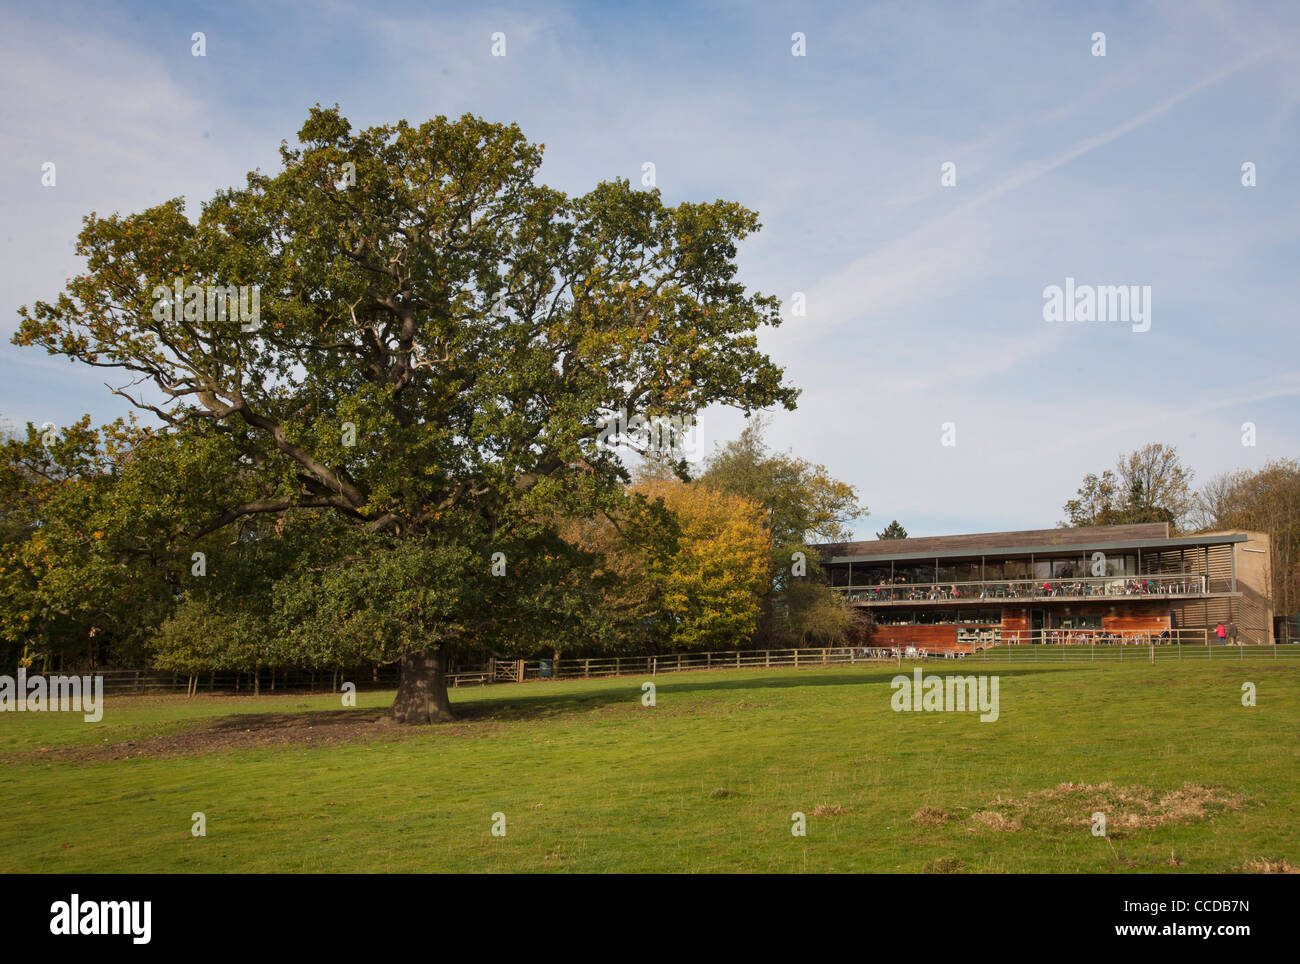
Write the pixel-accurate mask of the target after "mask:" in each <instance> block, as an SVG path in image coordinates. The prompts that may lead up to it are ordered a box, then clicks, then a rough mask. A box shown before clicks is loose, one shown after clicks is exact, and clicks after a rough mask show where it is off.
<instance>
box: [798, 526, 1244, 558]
mask: <svg viewBox="0 0 1300 964" xmlns="http://www.w3.org/2000/svg"><path fill="white" fill-rule="evenodd" d="M1249 539H1250V536H1248V535H1246V534H1245V533H1243V532H1238V533H1233V534H1232V535H1223V536H1214V537H1213V538H1209V539H1206V538H1197V537H1196V536H1187V537H1185V538H1180V539H1160V540H1158V541H1152V540H1150V539H1141V540H1137V541H1132V542H1081V543H1078V544H1076V545H1061V546H1006V547H1003V548H997V547H994V548H990V549H978V550H972V549H945V550H943V551H931V552H889V553H879V554H876V553H872V554H870V555H862V556H832V557H831V558H829V559H825V560H823V562H826V563H837V562H915V561H923V560H927V559H928V560H934V559H978V558H980V557H981V556H983V557H985V558H987V557H989V556H1003V557H1005V556H1059V555H1063V554H1065V553H1071V552H1078V553H1087V552H1119V551H1125V550H1129V549H1132V550H1137V549H1155V550H1157V551H1159V550H1163V549H1189V548H1200V547H1202V546H1223V545H1231V544H1232V543H1235V542H1247V541H1249Z"/></svg>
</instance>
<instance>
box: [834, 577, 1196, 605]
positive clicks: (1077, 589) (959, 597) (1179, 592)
mask: <svg viewBox="0 0 1300 964" xmlns="http://www.w3.org/2000/svg"><path fill="white" fill-rule="evenodd" d="M832 588H833V589H834V590H835V591H836V592H840V593H843V594H845V595H846V596H847V597H848V601H849V602H852V603H858V604H875V603H880V604H890V603H910V604H913V605H914V604H916V603H964V604H967V605H969V604H970V603H972V602H980V601H983V602H1003V601H1006V600H1016V601H1019V602H1026V603H1029V602H1039V601H1048V600H1054V599H1134V598H1143V597H1146V598H1151V597H1158V598H1187V597H1197V596H1209V595H1212V593H1211V592H1210V588H1209V584H1208V580H1207V578H1206V576H1205V574H1204V573H1195V572H1177V573H1167V572H1166V573H1160V574H1158V575H1142V576H1102V577H1099V578H1073V577H1071V578H1064V579H1000V580H991V581H985V582H958V583H951V584H948V585H942V586H940V585H933V584H932V585H926V584H924V583H903V584H897V583H896V584H892V585H890V584H886V585H880V584H877V585H874V586H833V587H832Z"/></svg>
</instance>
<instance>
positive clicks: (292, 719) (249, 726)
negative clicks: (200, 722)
mask: <svg viewBox="0 0 1300 964" xmlns="http://www.w3.org/2000/svg"><path fill="white" fill-rule="evenodd" d="M387 712H388V711H387V708H386V707H365V708H360V707H358V708H354V709H346V710H302V711H299V712H297V713H236V714H234V715H232V716H220V717H216V718H215V719H213V720H210V721H208V723H207V727H206V728H207V729H208V730H210V731H213V732H223V731H235V730H238V731H240V732H246V731H257V730H270V729H276V728H278V727H308V728H310V727H316V726H323V727H326V726H356V725H357V724H364V723H378V722H379V721H380V720H381V719H383V718H384V716H385V714H386V713H387Z"/></svg>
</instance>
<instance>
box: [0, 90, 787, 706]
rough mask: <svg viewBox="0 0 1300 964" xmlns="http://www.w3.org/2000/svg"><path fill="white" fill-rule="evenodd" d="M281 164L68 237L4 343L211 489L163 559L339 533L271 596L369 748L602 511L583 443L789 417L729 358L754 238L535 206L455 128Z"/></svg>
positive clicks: (296, 151) (745, 367)
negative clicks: (234, 294) (215, 476)
mask: <svg viewBox="0 0 1300 964" xmlns="http://www.w3.org/2000/svg"><path fill="white" fill-rule="evenodd" d="M298 141H299V144H298V146H289V145H287V144H286V145H285V146H283V147H282V150H281V157H282V162H283V169H282V170H281V171H279V172H278V173H275V174H270V175H268V174H262V173H257V172H255V173H252V174H250V175H249V176H248V180H247V186H245V187H243V188H238V189H231V190H226V191H221V192H219V193H218V194H216V196H214V197H213V198H212V199H211V200H210V201H209V202H208V203H206V204H205V205H204V206H203V210H202V213H201V214H200V216H199V217H198V219H197V221H191V220H189V219H188V218H187V217H186V215H185V212H184V208H183V202H182V201H181V200H180V199H174V200H171V201H167V202H165V203H162V204H159V205H158V206H156V207H153V208H149V209H147V210H145V211H142V212H140V213H137V214H130V215H117V214H115V215H112V216H109V217H98V216H96V215H93V214H92V215H90V216H89V217H87V218H86V219H85V225H84V228H83V230H82V232H81V235H80V239H79V244H78V249H77V250H78V253H79V254H80V255H82V256H84V257H85V258H86V259H87V266H86V270H85V272H84V273H82V274H81V275H79V276H78V277H76V278H74V279H73V280H71V281H70V282H69V283H68V285H67V288H66V290H65V291H64V292H63V293H61V294H60V295H59V296H58V297H57V298H56V299H55V300H53V301H50V302H37V303H36V304H35V305H34V306H32V307H31V309H30V310H29V309H28V308H23V309H22V311H21V312H20V316H21V324H20V327H19V330H18V332H17V334H16V335H15V341H16V342H17V343H19V344H34V345H42V346H44V347H45V348H46V349H47V350H48V351H49V352H51V353H55V354H62V355H66V356H69V357H70V358H73V359H75V360H77V361H79V362H82V363H84V364H87V365H90V366H95V367H101V368H106V369H113V370H116V371H117V372H118V377H117V379H116V381H115V382H114V384H113V388H114V390H115V391H116V392H117V393H118V394H120V395H122V396H123V397H125V398H127V399H129V400H130V402H131V403H132V404H133V405H135V406H137V407H139V408H141V409H144V410H147V411H149V412H151V413H153V415H154V416H156V417H157V418H158V419H159V420H160V421H161V422H162V423H163V425H164V426H165V428H166V429H167V430H170V431H171V432H174V433H176V435H177V437H178V438H180V439H183V440H184V443H185V450H186V451H187V452H188V453H189V455H190V457H191V458H192V459H193V460H194V461H195V462H196V463H198V462H202V463H205V464H206V465H209V466H215V467H216V468H217V469H220V470H224V475H223V476H222V478H223V481H222V482H221V484H219V485H217V484H214V485H213V486H212V487H211V505H210V507H209V508H210V511H209V512H208V513H207V516H206V519H205V520H204V521H201V522H199V521H186V523H185V525H184V527H183V531H180V532H178V533H177V542H178V546H179V547H180V548H182V549H183V546H180V544H181V543H183V542H184V541H185V540H198V539H200V538H202V537H203V536H205V535H206V534H209V533H213V532H217V531H219V530H222V529H224V528H226V527H229V526H233V525H237V524H238V523H239V522H240V520H243V519H247V518H249V517H252V516H258V515H263V514H268V513H271V514H274V513H293V512H299V511H310V512H319V511H321V510H326V511H328V512H330V513H332V514H334V515H336V516H337V517H338V518H339V519H341V520H343V521H345V522H346V523H347V526H348V531H349V533H350V535H349V538H348V540H346V541H347V545H346V546H341V547H340V549H339V553H338V557H337V561H336V564H335V565H334V566H333V568H330V567H322V571H320V572H318V573H314V574H312V575H310V576H309V575H308V574H306V573H303V574H301V586H302V592H300V593H297V594H293V595H294V598H296V599H297V600H298V601H299V603H301V602H302V600H303V598H304V596H303V593H306V594H307V597H310V595H311V593H313V592H316V591H317V590H319V591H321V592H324V593H328V599H327V604H324V605H323V606H321V607H318V611H319V612H320V613H322V614H325V613H330V612H348V613H351V614H352V616H353V618H352V619H351V621H350V623H351V625H352V627H353V629H354V630H355V631H356V632H357V633H361V632H363V631H364V633H365V636H366V638H365V643H364V648H365V650H366V651H367V652H382V654H383V656H384V658H387V659H392V660H396V661H399V662H400V665H401V669H402V675H401V683H400V685H399V690H398V695H397V699H396V701H395V703H394V708H393V712H394V715H395V717H396V718H397V719H398V720H400V721H403V722H425V721H430V720H438V719H446V718H449V717H450V707H449V705H448V703H447V697H446V690H445V684H444V681H443V671H444V667H445V665H446V658H447V653H448V652H449V651H450V650H451V649H452V648H453V647H454V646H456V645H457V643H458V641H462V640H464V639H465V638H466V636H467V635H468V634H473V633H475V632H479V631H482V629H483V627H485V626H491V625H494V624H496V623H498V622H499V620H501V619H503V618H506V617H509V618H510V619H512V620H514V621H515V622H516V623H517V624H522V623H523V622H525V621H526V617H527V614H528V611H529V610H530V608H531V607H533V606H534V605H535V604H537V603H538V601H539V600H542V601H543V605H544V601H545V597H546V593H545V585H546V583H547V580H548V579H553V578H554V576H555V574H556V573H557V572H558V571H561V570H562V568H563V564H564V558H563V552H564V550H563V546H564V545H565V543H564V541H563V540H561V539H558V538H555V534H554V522H553V520H555V519H556V518H557V517H563V516H565V515H571V516H587V515H590V514H591V513H593V512H598V511H602V510H603V509H606V508H609V507H611V506H613V505H614V504H615V502H616V500H618V499H621V498H622V495H621V487H620V482H622V481H625V480H626V473H625V472H624V471H623V468H622V465H621V463H620V461H619V459H618V457H617V454H616V453H613V452H610V451H606V450H604V449H603V448H601V447H600V446H598V445H597V444H596V439H597V436H598V435H599V432H600V421H601V419H602V417H607V416H609V415H610V414H612V413H615V412H618V411H624V412H628V413H635V414H636V415H640V416H643V417H649V418H652V417H654V416H659V415H666V416H672V415H679V416H688V415H694V414H695V413H696V412H698V411H699V410H700V409H702V408H704V407H705V406H708V405H710V404H714V403H723V404H728V405H733V406H736V407H738V408H741V409H743V410H745V411H746V412H748V411H750V410H752V409H755V408H759V407H764V406H770V405H773V404H781V405H785V406H786V407H793V405H794V400H795V396H796V392H795V391H794V390H793V389H791V388H790V387H788V386H787V385H785V384H783V380H782V372H781V370H780V369H779V368H778V367H777V366H775V365H774V364H773V363H772V362H771V361H770V360H769V359H768V358H767V357H766V356H765V355H764V354H762V353H761V352H760V351H759V350H758V347H757V342H756V335H755V332H756V331H757V330H758V329H759V328H760V327H762V326H764V325H776V324H778V323H779V320H780V319H779V306H778V303H777V301H776V299H775V298H772V297H769V296H764V295H761V294H756V293H750V292H749V291H747V290H746V288H745V286H744V285H743V284H742V283H741V282H740V281H739V280H738V279H737V264H736V254H737V245H738V243H739V242H740V241H741V240H742V239H744V238H745V237H746V236H747V235H749V234H750V233H752V232H754V231H756V230H757V229H758V227H759V224H758V220H757V217H756V215H755V214H754V213H753V212H751V211H748V210H746V209H745V208H743V207H741V206H740V205H737V204H734V203H730V202H725V201H714V202H711V203H683V204H679V205H677V206H675V207H670V206H666V205H665V204H664V203H663V201H662V199H661V198H660V195H659V193H658V192H657V191H634V190H632V189H631V188H630V186H629V184H628V183H627V182H626V181H615V182H610V183H602V184H599V185H597V186H596V187H595V188H594V189H593V190H592V191H591V192H590V193H588V194H585V195H583V196H581V197H569V196H566V195H565V194H564V193H562V192H560V191H557V190H554V189H552V188H549V187H547V186H545V185H543V184H540V183H538V180H537V174H538V168H539V165H540V163H541V159H542V148H541V146H539V145H535V144H531V143H529V142H528V141H527V140H526V139H525V138H524V136H523V134H522V133H521V132H520V130H519V129H518V128H517V127H516V126H513V125H501V124H494V123H489V122H487V121H485V120H482V119H479V118H476V117H472V116H468V115H467V116H465V117H462V118H460V119H459V120H448V119H446V118H442V117H439V118H436V119H434V120H431V121H428V122H427V123H424V124H420V125H418V126H413V125H411V124H408V123H406V122H399V123H397V124H395V125H390V126H379V127H372V128H369V129H366V130H363V131H360V132H359V133H354V132H353V130H352V128H351V126H350V124H349V123H348V122H347V120H345V119H344V118H343V117H342V116H340V114H339V112H338V110H337V109H321V108H319V107H317V108H315V109H313V110H312V111H311V112H310V114H309V116H308V119H307V121H306V123H305V124H304V126H303V128H302V130H301V131H300V132H299V135H298ZM177 285H179V286H180V287H181V289H182V293H183V299H182V300H183V303H182V302H178V303H176V304H169V303H168V301H167V299H166V298H165V297H163V296H162V292H163V290H164V289H166V290H174V289H175V288H176V287H177ZM192 286H198V288H199V289H202V290H203V292H204V294H203V295H201V296H195V295H192V294H191V293H192V292H194V291H196V290H197V289H195V288H193V287H192ZM228 286H250V289H251V287H252V286H256V290H257V291H258V293H259V296H260V297H259V302H258V304H259V306H260V315H259V316H258V317H256V318H254V319H252V320H250V319H249V318H248V317H246V316H245V317H231V316H232V314H233V312H232V311H219V310H218V311H212V312H209V311H207V310H206V309H208V308H209V307H212V308H216V309H220V308H222V307H223V306H224V301H223V299H222V297H221V295H220V292H222V291H225V290H226V289H227V287H228ZM209 289H211V290H212V291H214V292H217V294H216V296H215V297H212V296H209V295H207V294H206V292H207V291H208V290H209ZM245 305H246V306H251V298H246V300H245ZM349 443H352V444H349ZM196 474H197V475H199V476H200V477H202V475H203V473H202V472H198V473H196ZM497 553H500V554H501V555H500V556H497V555H495V554H497ZM494 559H495V560H496V563H497V564H494ZM503 560H504V565H501V564H500V563H501V562H502V561H503ZM372 562H373V565H371V564H370V563H372ZM429 567H433V569H432V570H431V569H430V568H429ZM525 582H527V583H528V584H525ZM512 601H513V602H512ZM353 603H355V604H356V606H357V607H359V608H349V607H350V606H352V604H353ZM340 606H341V607H342V609H341V610H340V609H338V607H340ZM331 607H334V608H331ZM308 608H311V607H308ZM312 623H315V624H317V625H318V627H324V626H327V625H328V626H332V625H333V624H332V623H330V622H329V620H328V619H327V618H325V617H324V616H321V618H317V619H315V620H310V619H305V621H304V625H305V626H308V625H310V624H312ZM362 624H364V625H362ZM314 638H315V637H314ZM336 642H337V641H336Z"/></svg>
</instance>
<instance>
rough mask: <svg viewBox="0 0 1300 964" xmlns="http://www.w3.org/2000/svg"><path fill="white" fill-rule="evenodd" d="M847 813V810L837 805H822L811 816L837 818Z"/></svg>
mask: <svg viewBox="0 0 1300 964" xmlns="http://www.w3.org/2000/svg"><path fill="white" fill-rule="evenodd" d="M847 812H848V811H847V809H846V808H844V807H841V806H840V805H839V804H838V803H823V804H822V805H821V806H820V807H818V808H817V809H816V810H814V811H813V812H812V815H813V816H814V817H838V816H839V815H840V814H842V813H847Z"/></svg>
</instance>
